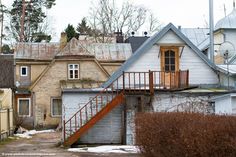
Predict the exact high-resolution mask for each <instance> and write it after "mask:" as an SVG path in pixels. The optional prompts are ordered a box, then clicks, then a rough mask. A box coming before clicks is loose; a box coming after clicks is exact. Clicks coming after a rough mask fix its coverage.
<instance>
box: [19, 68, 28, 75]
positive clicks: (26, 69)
mask: <svg viewBox="0 0 236 157" xmlns="http://www.w3.org/2000/svg"><path fill="white" fill-rule="evenodd" d="M23 68H25V74H22V69H23ZM27 75H28V67H27V66H21V67H20V76H27Z"/></svg>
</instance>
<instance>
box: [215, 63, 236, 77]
mask: <svg viewBox="0 0 236 157" xmlns="http://www.w3.org/2000/svg"><path fill="white" fill-rule="evenodd" d="M228 66H229V73H230V75H235V74H236V65H235V64H230V65H228ZM217 68H218V69H219V70H220V71H221V72H223V73H226V74H227V73H228V72H227V71H228V70H227V65H225V64H221V65H217Z"/></svg>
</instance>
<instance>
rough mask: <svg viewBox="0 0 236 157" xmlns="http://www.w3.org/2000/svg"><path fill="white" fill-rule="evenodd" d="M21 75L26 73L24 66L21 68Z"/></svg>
mask: <svg viewBox="0 0 236 157" xmlns="http://www.w3.org/2000/svg"><path fill="white" fill-rule="evenodd" d="M21 75H26V68H25V67H24V68H21Z"/></svg>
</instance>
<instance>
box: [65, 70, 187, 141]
mask: <svg viewBox="0 0 236 157" xmlns="http://www.w3.org/2000/svg"><path fill="white" fill-rule="evenodd" d="M188 81H189V71H188V70H185V71H169V72H166V71H148V72H123V73H121V74H120V76H119V77H118V78H117V79H115V80H114V81H113V82H112V83H110V85H109V86H107V87H106V88H104V89H103V90H102V91H100V92H99V93H98V94H97V95H96V96H95V97H93V98H92V99H91V100H89V101H88V102H87V103H86V104H85V105H84V106H82V107H81V108H80V109H79V110H78V111H77V112H75V113H74V114H73V115H72V116H71V117H70V118H69V119H68V120H67V121H65V120H64V140H66V137H65V136H66V134H67V132H66V128H67V127H66V125H69V136H71V135H72V134H73V133H74V132H76V131H77V130H78V129H79V128H81V127H82V126H83V125H85V124H86V123H87V122H88V121H89V120H90V119H91V118H92V117H94V116H95V115H96V114H97V113H98V112H100V111H101V110H102V109H103V108H104V107H105V106H106V105H107V104H109V103H110V102H111V101H112V100H113V99H114V98H115V97H116V96H117V95H118V94H120V92H123V94H126V93H132V92H133V93H135V92H139V94H140V93H143V94H145V93H148V94H151V95H153V94H154V89H160V90H169V89H179V88H185V87H188ZM72 125H73V126H72ZM67 131H68V129H67ZM67 135H68V134H67Z"/></svg>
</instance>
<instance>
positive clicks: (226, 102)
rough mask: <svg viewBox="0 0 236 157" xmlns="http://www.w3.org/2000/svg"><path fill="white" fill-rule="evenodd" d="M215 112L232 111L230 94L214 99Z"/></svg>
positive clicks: (224, 112)
mask: <svg viewBox="0 0 236 157" xmlns="http://www.w3.org/2000/svg"><path fill="white" fill-rule="evenodd" d="M215 113H216V114H231V113H232V104H231V97H230V95H224V96H221V97H219V98H217V99H215Z"/></svg>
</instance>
